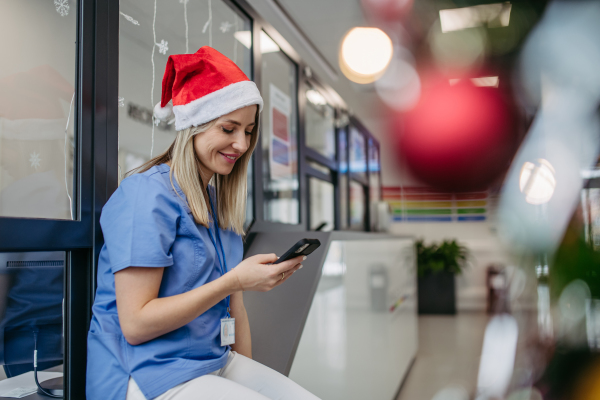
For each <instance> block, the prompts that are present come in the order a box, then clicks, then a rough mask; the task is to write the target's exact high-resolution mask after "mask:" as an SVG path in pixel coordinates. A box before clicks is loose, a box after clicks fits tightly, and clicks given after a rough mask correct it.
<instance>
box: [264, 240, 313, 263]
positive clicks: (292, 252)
mask: <svg viewBox="0 0 600 400" xmlns="http://www.w3.org/2000/svg"><path fill="white" fill-rule="evenodd" d="M320 245H321V242H319V239H301V240H299V241H298V242H297V243H296V244H295V245H293V246H292V247H290V249H289V250H288V251H286V252H285V254H284V255H282V256H281V257H279V259H278V260H277V261H275V262H274V263H273V264H279V263H280V262H283V261H287V260H289V259H290V258H295V257H298V256H307V255H309V254H310V253H312V252H313V251H315V250H316V249H317V248H318V247H319V246H320Z"/></svg>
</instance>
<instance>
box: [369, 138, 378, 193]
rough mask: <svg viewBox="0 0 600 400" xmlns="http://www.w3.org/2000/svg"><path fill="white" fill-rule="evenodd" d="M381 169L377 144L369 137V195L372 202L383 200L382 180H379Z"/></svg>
mask: <svg viewBox="0 0 600 400" xmlns="http://www.w3.org/2000/svg"><path fill="white" fill-rule="evenodd" d="M380 169H381V163H380V161H379V150H378V149H377V147H376V146H375V143H374V141H373V139H369V188H370V192H369V197H370V199H371V202H375V201H379V200H381V182H379V171H380Z"/></svg>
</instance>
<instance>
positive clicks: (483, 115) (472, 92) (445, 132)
mask: <svg viewBox="0 0 600 400" xmlns="http://www.w3.org/2000/svg"><path fill="white" fill-rule="evenodd" d="M393 130H394V132H395V133H396V134H397V135H399V137H398V139H399V140H398V141H397V143H398V146H399V155H400V158H401V159H400V160H399V161H401V162H402V164H404V165H406V166H407V167H408V168H409V169H410V171H411V172H412V174H413V175H414V176H415V178H417V179H419V180H420V181H422V182H423V183H425V184H427V185H430V186H432V187H436V188H439V189H443V190H448V191H470V190H481V189H486V188H487V187H488V186H489V185H490V184H491V183H492V182H493V181H494V180H496V179H497V178H498V177H499V176H500V175H502V174H503V173H504V172H505V171H506V170H507V169H508V167H509V163H510V160H511V159H512V157H513V155H514V153H515V151H516V148H517V146H516V145H517V133H516V115H515V113H514V112H513V108H512V107H511V106H510V104H509V103H508V101H507V99H506V98H505V96H503V94H502V93H501V91H500V90H499V89H497V88H492V87H477V86H474V85H473V84H472V83H471V82H470V81H469V80H466V79H464V80H462V81H461V82H460V83H458V84H456V85H453V86H451V85H449V84H448V83H447V81H445V82H443V83H439V84H436V85H431V86H429V87H428V88H426V89H424V91H423V93H422V96H421V99H420V100H419V102H418V103H417V105H416V106H415V108H414V109H413V110H411V111H410V112H408V113H406V114H398V115H396V116H395V118H394V126H393Z"/></svg>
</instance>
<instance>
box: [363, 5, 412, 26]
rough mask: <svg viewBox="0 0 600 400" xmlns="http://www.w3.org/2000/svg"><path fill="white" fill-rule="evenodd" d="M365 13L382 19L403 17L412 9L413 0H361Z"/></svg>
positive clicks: (390, 19) (392, 19)
mask: <svg viewBox="0 0 600 400" xmlns="http://www.w3.org/2000/svg"><path fill="white" fill-rule="evenodd" d="M361 3H362V6H363V9H364V11H365V14H367V15H369V16H372V17H374V18H376V19H379V20H382V21H394V20H399V19H402V17H404V16H405V15H406V14H407V13H408V12H409V11H410V9H411V7H412V3H413V0H361Z"/></svg>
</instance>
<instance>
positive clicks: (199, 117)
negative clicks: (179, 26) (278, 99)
mask: <svg viewBox="0 0 600 400" xmlns="http://www.w3.org/2000/svg"><path fill="white" fill-rule="evenodd" d="M171 101H172V104H171ZM253 104H256V105H258V108H259V112H260V111H262V108H263V100H262V97H261V96H260V92H259V91H258V88H257V87H256V84H255V83H254V82H252V81H251V80H250V79H248V77H247V76H246V74H244V73H243V72H242V70H241V69H239V67H238V66H237V65H235V63H234V62H233V61H231V60H230V59H229V58H227V57H225V56H224V55H223V54H221V53H219V52H218V51H216V50H215V49H213V48H212V47H208V46H204V47H201V48H200V50H198V51H197V52H196V53H194V54H176V55H172V56H169V60H168V61H167V67H166V69H165V75H164V77H163V82H162V95H161V100H160V103H158V104H156V106H155V107H154V116H155V117H156V118H158V119H160V120H163V121H164V120H168V119H170V118H172V117H173V114H174V115H175V129H176V130H178V131H180V130H183V129H186V128H189V127H192V126H199V125H202V124H205V123H207V122H210V121H212V120H214V119H216V118H219V117H221V116H223V115H225V114H229V113H230V112H232V111H235V110H239V109H240V108H243V107H246V106H250V105H253Z"/></svg>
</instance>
